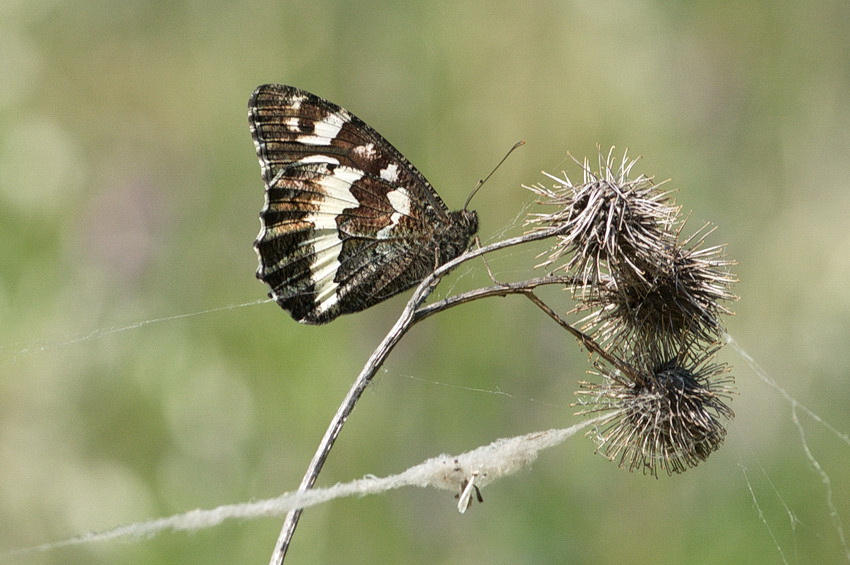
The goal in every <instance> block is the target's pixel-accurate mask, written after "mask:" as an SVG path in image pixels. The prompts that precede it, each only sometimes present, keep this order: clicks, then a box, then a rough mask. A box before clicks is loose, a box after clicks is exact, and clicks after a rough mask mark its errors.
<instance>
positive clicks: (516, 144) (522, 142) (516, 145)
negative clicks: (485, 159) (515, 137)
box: [463, 139, 525, 210]
mask: <svg viewBox="0 0 850 565" xmlns="http://www.w3.org/2000/svg"><path fill="white" fill-rule="evenodd" d="M523 145H525V140H524V139H520V140H519V141H517V142H516V143H514V146H513V147H511V148H510V149H508V152H507V153H505V156H504V157H502V160H501V161H499V164H498V165H496V166H495V167H493V170H492V171H490V174H489V175H487V176H486V177H484V178H483V179H479V180H478V184H476V185H475V188H473V189H472V192H470V193H469V197H467V199H466V203H465V204H464V205H463V209H464V210H466V209H467V208H468V207H469V202H470V201H471V200H472V197H473V196H475V193H476V192H478V189H479V188H481V187H482V186H484V183H485V182H487V181H488V180H490V177H492V176H493V173H495V172H496V171H498V170H499V167H501V166H502V163H504V162H505V161H506V160H507V158H508V156H510V154H511V153H513V152H514V150H515V149H517V148H519V147H522V146H523Z"/></svg>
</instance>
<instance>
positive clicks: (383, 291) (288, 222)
mask: <svg viewBox="0 0 850 565" xmlns="http://www.w3.org/2000/svg"><path fill="white" fill-rule="evenodd" d="M248 122H249V126H250V129H251V136H252V137H253V140H254V145H255V147H256V149H257V157H258V158H259V160H260V169H261V173H262V177H263V183H264V184H265V204H264V205H263V208H262V210H261V211H260V233H259V234H258V235H257V239H256V241H255V242H254V249H255V250H256V252H257V255H258V257H259V262H260V264H259V268H258V269H257V278H258V279H260V280H261V281H263V282H265V283H266V284H267V285H268V286H269V288H270V292H269V296H270V297H271V298H272V299H274V300H275V301H276V302H277V303H278V304H279V305H280V306H281V307H282V308H283V309H285V310H287V311H288V312H289V313H290V314H291V315H292V317H293V318H294V319H295V320H297V321H299V322H302V323H305V324H323V323H326V322H330V321H331V320H333V319H334V318H336V317H337V316H340V315H342V314H349V313H352V312H359V311H361V310H364V309H366V308H368V307H369V306H373V305H375V304H377V303H378V302H381V301H382V300H386V299H387V298H390V297H391V296H394V295H396V294H398V293H399V292H402V291H404V290H406V289H408V288H411V287H413V286H415V285H416V284H418V283H419V282H420V281H421V280H422V279H423V278H425V277H426V276H428V275H429V274H431V273H432V272H433V271H434V270H435V269H436V268H437V267H438V266H440V265H443V264H444V263H446V262H448V261H450V260H452V259H454V258H455V257H457V256H459V255H460V254H462V253H463V252H464V251H466V250H467V249H468V248H469V247H470V245H471V240H472V237H473V236H474V235H475V233H476V231H478V215H477V214H476V213H475V212H474V211H470V210H466V209H463V210H457V211H453V212H452V211H449V209H448V207H447V206H446V205H445V204H444V203H443V201H442V199H440V196H439V195H438V194H437V192H436V191H435V190H434V188H433V187H432V186H431V184H430V183H429V182H428V181H427V180H426V179H425V177H424V176H422V173H420V172H419V171H418V170H416V168H415V167H414V166H413V165H412V164H411V163H410V162H409V161H408V160H407V159H406V158H405V157H404V156H403V155H402V154H401V153H400V152H399V151H398V150H397V149H396V148H395V147H393V146H392V145H391V144H390V143H389V142H388V141H387V140H386V139H384V138H383V137H382V136H381V135H380V134H379V133H378V132H377V131H375V130H374V129H372V128H371V127H369V126H368V125H367V124H366V123H365V122H363V121H362V120H361V119H359V118H358V117H357V116H355V115H354V114H352V113H350V112H348V111H347V110H344V109H343V108H340V107H339V106H337V105H336V104H334V103H332V102H329V101H327V100H325V99H323V98H320V97H318V96H316V95H315V94H311V93H309V92H306V91H304V90H300V89H298V88H295V87H293V86H283V85H278V84H266V85H262V86H260V87H258V88H257V89H256V90H255V91H254V93H253V94H252V96H251V99H250V101H249V103H248Z"/></svg>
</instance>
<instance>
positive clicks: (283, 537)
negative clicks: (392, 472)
mask: <svg viewBox="0 0 850 565" xmlns="http://www.w3.org/2000/svg"><path fill="white" fill-rule="evenodd" d="M562 231H563V228H561V227H556V228H549V229H545V230H539V231H535V232H532V233H528V234H525V235H521V236H518V237H513V238H510V239H506V240H503V241H499V242H496V243H493V244H491V245H487V246H485V247H479V248H477V249H473V250H471V251H468V252H467V253H464V254H463V255H461V256H460V257H457V258H456V259H454V260H452V261H449V262H448V263H446V264H445V265H442V266H441V267H440V268H438V269H437V270H436V271H434V272H433V273H432V274H431V275H429V276H428V277H426V278H425V279H424V280H423V281H422V282H421V283H420V284H419V286H418V287H416V290H415V291H414V293H413V296H412V297H411V298H410V300H409V301H408V303H407V304H406V305H405V308H404V310H403V311H402V313H401V316H400V317H399V319H398V321H396V323H395V325H394V326H393V327H392V329H391V330H390V331H389V333H388V334H387V335H386V337H384V339H383V341H381V343H380V345H378V347H377V349H375V351H374V352H373V353H372V355H371V356H370V357H369V360H368V361H367V362H366V365H364V367H363V370H362V371H360V374H359V375H358V376H357V379H356V380H355V381H354V383H353V384H352V386H351V388H350V389H349V391H348V394H346V396H345V399H344V400H343V401H342V403H341V404H340V406H339V408H338V409H337V412H336V414H335V415H334V417H333V419H332V420H331V423H330V425H329V426H328V429H327V431H326V432H325V435H324V437H323V438H322V441H321V442H320V443H319V447H318V449H317V450H316V453H315V455H313V459H312V460H311V461H310V465H309V466H308V467H307V471H306V473H305V474H304V478H303V479H302V480H301V484H300V485H299V486H298V492H305V491H307V490H310V489H311V488H313V485H314V484H315V483H316V479H317V478H318V476H319V473H320V472H321V470H322V466H323V465H324V464H325V461H326V460H327V458H328V455H329V454H330V451H331V449H332V448H333V444H334V442H335V441H336V438H337V437H338V436H339V434H340V432H341V431H342V427H343V426H344V425H345V421H346V420H347V419H348V417H349V416H350V415H351V412H352V411H353V410H354V406H355V405H356V404H357V401H358V400H359V399H360V396H361V395H362V394H363V392H364V391H365V390H366V387H368V386H369V383H370V382H372V378H373V377H374V376H375V374H376V373H377V371H378V369H379V368H380V366H381V365H382V364H383V362H384V361H385V360H386V358H387V356H388V355H389V354H390V352H391V351H392V350H393V348H394V347H395V346H396V344H397V343H398V342H399V341H400V340H401V338H402V337H403V336H404V334H405V333H407V331H408V330H409V329H410V328H411V327H412V326H413V324H415V323H416V322H418V321H419V320H422V319H424V318H426V317H428V316H430V315H432V314H436V313H437V312H440V311H442V310H446V309H448V308H451V307H452V306H457V305H458V304H463V303H465V302H469V301H472V300H476V299H478V298H485V297H488V296H507V295H508V294H517V293H521V294H527V293H529V292H531V291H532V289H533V288H536V287H538V286H540V285H543V284H566V283H567V282H569V281H571V280H572V279H571V278H570V277H563V276H561V277H555V276H552V277H541V278H537V279H530V280H528V281H523V282H519V283H505V284H497V285H495V286H492V287H488V288H484V289H479V290H477V291H471V292H468V293H464V294H461V295H457V296H456V297H452V298H449V299H446V300H443V301H441V302H438V303H436V304H433V305H431V306H428V307H425V308H422V309H420V308H419V307H420V306H421V305H422V304H423V303H424V302H425V299H426V298H428V296H429V295H430V294H431V292H432V291H433V290H434V287H435V286H436V285H437V283H439V281H440V279H441V278H442V277H443V276H444V275H445V274H446V273H448V272H449V271H450V270H452V269H454V268H455V267H457V266H458V265H460V264H461V263H463V262H465V261H469V260H470V259H474V258H476V257H479V256H482V255H484V254H486V253H490V252H492V251H497V250H499V249H504V248H506V247H511V246H514V245H520V244H523V243H527V242H531V241H538V240H541V239H546V238H548V237H552V236H555V235H558V234H559V233H561V232H562ZM588 339H589V338H588ZM300 518H301V509H300V508H299V509H296V510H292V511H291V512H289V513H288V514H287V515H286V520H285V521H284V523H283V528H282V529H281V531H280V536H278V540H277V544H276V545H275V550H274V552H273V554H272V557H271V560H270V562H269V563H270V565H282V563H283V561H284V559H285V558H286V552H287V550H288V549H289V545H290V543H291V542H292V536H293V534H294V533H295V528H296V527H297V526H298V520H299V519H300Z"/></svg>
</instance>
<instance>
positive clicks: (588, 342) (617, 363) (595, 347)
mask: <svg viewBox="0 0 850 565" xmlns="http://www.w3.org/2000/svg"><path fill="white" fill-rule="evenodd" d="M521 292H522V294H524V295H525V296H526V298H528V299H529V300H531V301H532V302H533V303H534V304H535V305H536V306H537V307H538V308H540V309H541V310H543V311H544V312H545V313H546V314H547V315H548V316H549V317H550V318H552V319H553V320H555V322H557V323H558V325H559V326H561V327H562V328H564V329H565V330H567V331H568V332H570V333H571V334H573V336H574V337H575V338H576V339H577V340H578V341H579V342H580V343H581V344H582V345H583V346H584V348H585V349H587V350H588V351H590V352H591V353H595V354H596V355H599V356H600V357H602V358H603V359H605V360H606V361H608V362H609V363H610V364H611V365H612V366H613V367H616V368H617V369H619V370H620V371H621V372H622V373H623V374H624V375H626V376H628V377H629V378H630V379H631V380H632V381H633V382H635V383H642V382H643V377H641V376H640V375H639V374H637V373H636V372H635V371H634V370H633V369H631V368H630V367H629V366H628V365H627V364H625V363H623V362H622V361H621V360H620V359H619V358H617V357H615V356H614V355H611V354H610V353H608V352H607V351H605V350H604V349H602V347H600V346H599V344H598V343H596V341H594V340H593V338H591V337H590V336H589V335H587V334H586V333H584V332H581V331H579V330H577V329H576V328H574V327H572V326H571V325H570V324H569V323H568V322H567V321H566V320H564V319H563V318H562V317H561V316H559V315H558V313H557V312H555V311H554V310H552V309H551V308H550V307H549V305H548V304H546V303H545V302H543V300H541V299H540V297H539V296H537V295H536V294H534V292H533V291H532V290H531V289H528V290H524V291H521Z"/></svg>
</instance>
